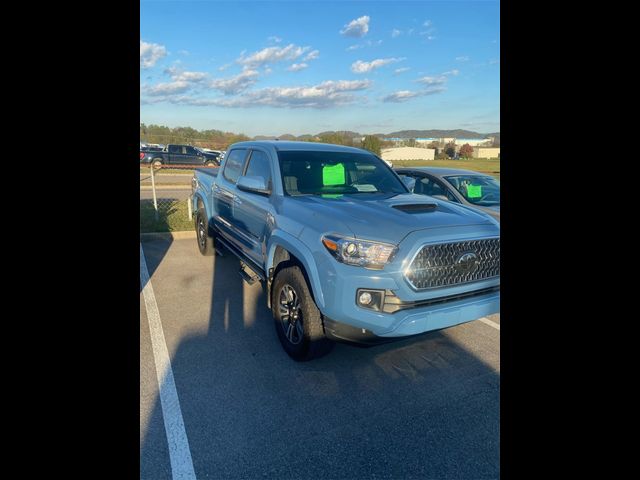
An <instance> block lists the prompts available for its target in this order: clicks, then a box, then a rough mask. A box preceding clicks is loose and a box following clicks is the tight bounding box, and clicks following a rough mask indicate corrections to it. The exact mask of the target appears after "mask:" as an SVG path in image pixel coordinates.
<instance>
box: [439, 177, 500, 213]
mask: <svg viewBox="0 0 640 480" xmlns="http://www.w3.org/2000/svg"><path fill="white" fill-rule="evenodd" d="M444 178H445V179H446V180H447V181H448V182H449V183H450V184H451V185H453V186H454V188H455V189H456V190H458V192H460V194H462V196H463V197H464V198H465V199H466V200H467V201H468V202H469V203H472V204H474V205H479V206H483V207H491V206H495V205H500V183H499V182H498V181H497V180H496V179H495V178H493V177H489V176H487V175H455V176H450V177H444Z"/></svg>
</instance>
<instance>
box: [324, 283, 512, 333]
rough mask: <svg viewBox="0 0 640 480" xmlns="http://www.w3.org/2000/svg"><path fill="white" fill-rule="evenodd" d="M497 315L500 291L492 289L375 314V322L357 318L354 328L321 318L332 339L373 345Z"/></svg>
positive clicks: (347, 323)
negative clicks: (457, 298) (427, 304)
mask: <svg viewBox="0 0 640 480" xmlns="http://www.w3.org/2000/svg"><path fill="white" fill-rule="evenodd" d="M356 308H358V307H356ZM358 309H359V310H363V309H362V308H358ZM499 312H500V291H499V290H494V291H491V292H489V293H484V294H481V295H477V296H472V297H466V298H463V299H460V300H452V301H445V302H441V303H435V304H432V305H429V306H426V307H417V308H411V309H406V310H401V311H398V312H396V313H394V314H379V317H378V318H377V319H376V320H375V321H374V322H375V323H373V322H366V321H364V318H363V316H360V319H359V321H358V322H357V323H358V325H353V323H354V322H353V321H349V320H348V319H347V322H344V321H337V320H333V319H332V318H330V317H327V316H325V317H324V327H325V334H326V335H327V336H328V337H329V338H332V339H334V340H339V341H347V342H353V343H359V344H365V345H376V344H379V343H386V342H388V341H392V340H399V339H402V338H405V337H408V336H414V335H419V334H421V333H426V332H430V331H433V330H440V329H443V328H448V327H452V326H454V325H459V324H461V323H465V322H470V321H472V320H477V319H478V318H481V317H485V316H487V315H492V314H495V313H499Z"/></svg>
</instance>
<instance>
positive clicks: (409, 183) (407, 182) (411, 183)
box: [400, 175, 416, 192]
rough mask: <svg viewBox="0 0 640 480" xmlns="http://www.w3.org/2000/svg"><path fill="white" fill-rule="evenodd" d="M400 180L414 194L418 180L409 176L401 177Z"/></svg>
mask: <svg viewBox="0 0 640 480" xmlns="http://www.w3.org/2000/svg"><path fill="white" fill-rule="evenodd" d="M400 178H401V179H402V183H404V184H405V185H406V186H407V188H408V189H409V190H411V191H412V192H413V188H414V187H415V186H416V179H415V178H413V177H409V176H407V175H400Z"/></svg>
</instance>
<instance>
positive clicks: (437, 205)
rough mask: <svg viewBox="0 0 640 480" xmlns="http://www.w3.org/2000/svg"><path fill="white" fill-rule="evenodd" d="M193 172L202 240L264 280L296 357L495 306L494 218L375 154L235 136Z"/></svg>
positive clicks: (402, 334)
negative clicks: (216, 164)
mask: <svg viewBox="0 0 640 480" xmlns="http://www.w3.org/2000/svg"><path fill="white" fill-rule="evenodd" d="M218 170H219V171H213V170H212V169H201V170H200V169H199V170H196V172H195V174H194V177H193V179H192V190H193V191H192V197H191V201H192V202H193V204H192V206H193V211H194V212H195V229H196V234H197V241H198V248H199V250H200V253H202V254H203V255H213V254H215V253H216V252H218V253H222V252H225V251H226V252H230V253H232V254H233V255H235V256H237V257H238V258H239V259H240V275H241V276H242V277H243V278H244V279H245V280H246V281H247V282H249V283H254V282H256V281H260V282H262V283H263V286H264V288H265V290H266V299H267V304H268V307H269V308H270V309H271V312H272V314H273V318H274V323H275V328H276V331H277V334H278V337H279V339H280V342H281V343H282V346H283V348H284V350H285V351H286V352H287V353H288V354H289V356H291V357H292V358H293V359H295V360H299V361H300V360H310V359H312V358H316V357H319V356H321V355H324V354H325V353H327V352H328V351H329V350H330V349H331V347H332V345H333V342H334V341H345V342H351V343H356V344H364V345H372V344H377V343H381V342H386V341H390V340H394V339H401V338H406V337H409V336H413V335H417V334H421V333H424V332H428V331H432V330H438V329H442V328H446V327H451V326H453V325H458V324H461V323H464V322H468V321H471V320H475V319H478V318H480V317H483V316H485V315H490V314H494V313H497V312H499V310H500V225H499V223H498V222H496V221H495V220H494V219H493V218H491V217H490V216H489V215H487V214H485V213H483V212H480V211H477V210H474V209H472V208H470V207H466V206H464V205H459V204H453V203H451V202H447V201H444V200H440V199H436V198H433V197H429V196H425V195H417V194H413V193H411V192H410V190H409V189H408V188H407V185H405V183H404V182H403V180H401V179H400V177H399V176H398V175H397V174H396V173H395V172H394V171H393V170H392V169H391V168H390V167H389V166H388V165H387V164H386V163H385V162H384V161H383V160H381V159H380V158H379V157H377V156H376V155H374V154H372V153H370V152H368V151H365V150H361V149H357V148H351V147H344V146H338V145H327V144H319V143H308V142H284V141H253V142H241V143H236V144H234V145H232V146H231V147H230V148H229V149H228V151H227V155H226V158H225V162H224V164H223V167H221V168H220V169H218Z"/></svg>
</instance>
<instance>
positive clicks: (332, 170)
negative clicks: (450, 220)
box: [278, 151, 407, 195]
mask: <svg viewBox="0 0 640 480" xmlns="http://www.w3.org/2000/svg"><path fill="white" fill-rule="evenodd" d="M278 160H279V162H280V172H281V174H282V184H283V185H284V190H285V192H286V194H287V195H342V194H351V195H356V194H371V193H396V194H397V193H406V192H407V189H406V188H405V186H404V184H403V183H402V182H401V181H400V180H399V179H398V177H396V176H395V175H394V174H393V172H392V171H391V170H390V169H389V167H388V166H387V165H386V164H385V163H384V162H383V161H382V160H380V159H379V158H377V157H375V156H374V155H371V154H367V153H353V152H323V151H284V152H278Z"/></svg>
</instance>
